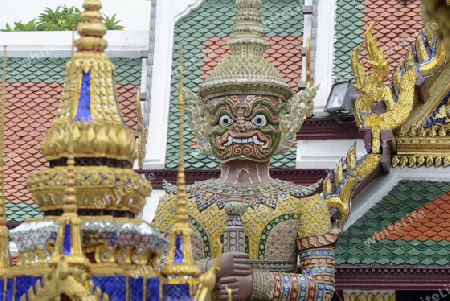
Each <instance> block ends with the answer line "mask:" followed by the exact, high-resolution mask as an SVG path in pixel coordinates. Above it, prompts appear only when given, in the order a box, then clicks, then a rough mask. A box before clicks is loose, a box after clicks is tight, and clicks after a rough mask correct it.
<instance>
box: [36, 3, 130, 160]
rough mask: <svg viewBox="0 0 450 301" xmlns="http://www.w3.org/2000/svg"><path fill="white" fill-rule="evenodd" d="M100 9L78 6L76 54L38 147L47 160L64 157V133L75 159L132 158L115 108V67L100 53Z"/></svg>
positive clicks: (98, 5) (127, 136) (102, 45)
mask: <svg viewBox="0 0 450 301" xmlns="http://www.w3.org/2000/svg"><path fill="white" fill-rule="evenodd" d="M101 7H102V5H101V3H100V2H99V1H98V0H85V2H84V4H83V8H84V9H85V11H84V12H82V13H81V16H80V23H79V24H78V33H79V34H80V36H81V37H80V38H79V39H78V40H76V41H74V45H75V46H76V47H77V49H78V52H77V53H76V54H74V55H73V57H72V58H71V59H70V61H69V62H68V63H67V65H66V77H65V83H66V85H65V87H64V92H63V95H62V99H61V105H60V107H59V109H58V112H57V114H56V118H55V119H54V121H53V124H52V127H51V129H50V130H49V131H47V133H46V135H45V139H44V143H43V144H42V148H41V150H42V153H43V154H44V156H45V157H46V159H47V160H57V159H61V158H67V156H68V144H69V141H68V136H69V135H68V132H70V131H73V135H74V141H75V143H74V156H75V158H77V157H90V158H92V157H95V158H98V157H103V158H107V159H116V160H126V161H129V162H134V160H135V159H136V149H135V135H134V132H133V131H131V130H130V129H128V128H127V127H126V125H125V123H124V121H123V118H122V114H121V111H120V108H119V106H118V101H117V90H116V84H115V80H114V76H115V68H114V65H113V64H112V63H111V61H110V60H109V58H108V57H107V56H106V55H105V54H104V53H103V50H104V49H105V48H106V46H107V43H106V41H105V40H104V39H103V36H104V35H105V33H106V27H105V24H104V23H103V21H102V14H101V12H100V8H101ZM71 108H72V109H71ZM73 121H75V122H73Z"/></svg>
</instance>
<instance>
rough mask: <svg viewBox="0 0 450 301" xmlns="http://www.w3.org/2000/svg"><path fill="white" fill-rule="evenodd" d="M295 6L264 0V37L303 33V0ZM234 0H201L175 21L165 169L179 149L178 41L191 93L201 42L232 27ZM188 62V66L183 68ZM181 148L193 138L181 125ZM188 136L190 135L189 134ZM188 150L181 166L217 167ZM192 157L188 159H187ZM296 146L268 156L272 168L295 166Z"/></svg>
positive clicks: (196, 84) (281, 0) (293, 1)
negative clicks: (286, 151) (196, 5)
mask: <svg viewBox="0 0 450 301" xmlns="http://www.w3.org/2000/svg"><path fill="white" fill-rule="evenodd" d="M300 2H301V3H302V4H301V5H299V1H298V0H267V1H263V4H262V8H261V10H260V13H261V16H262V17H263V19H264V21H263V22H264V23H263V24H264V27H265V29H266V36H268V37H274V36H277V35H278V36H282V37H286V36H293V37H299V36H301V35H302V34H303V1H300ZM235 3H236V1H235V0H205V1H204V2H203V3H202V4H201V5H200V6H199V7H198V8H197V9H195V10H194V11H192V12H191V13H190V14H189V15H188V16H186V17H185V18H183V19H181V20H179V21H178V22H177V23H176V25H175V36H174V47H173V54H172V88H171V105H170V113H169V123H168V126H169V128H168V130H169V132H170V133H172V134H170V135H168V139H167V153H166V168H169V169H174V168H176V167H177V166H178V149H179V140H180V139H179V130H178V128H179V123H178V118H179V117H178V90H177V85H178V68H179V55H178V44H179V43H180V42H182V43H183V47H184V51H183V60H184V73H183V74H184V86H185V87H186V88H188V89H190V90H192V91H193V92H197V91H198V89H199V84H200V83H201V82H203V79H201V78H200V77H199V76H200V75H201V74H203V73H204V71H203V70H201V69H200V68H201V67H203V66H204V62H203V61H202V60H201V58H202V57H203V55H204V53H203V52H202V50H203V49H205V46H204V45H203V42H205V41H206V40H207V39H209V38H211V37H213V36H218V37H227V36H229V35H230V30H231V27H232V26H233V21H232V19H233V17H234V16H235V14H236V9H235ZM187 64H189V67H187ZM185 129H187V130H185V139H184V141H185V149H186V150H189V149H190V147H191V146H192V145H193V143H194V142H193V141H192V140H191V139H190V138H188V137H189V136H188V135H190V134H191V133H190V132H189V128H188V127H187V125H186V124H185ZM191 138H192V137H191ZM191 156H192V155H191V152H189V151H185V167H186V168H187V169H189V168H190V169H192V168H205V169H206V168H211V169H217V168H219V163H217V162H216V161H215V159H213V158H208V157H205V156H203V155H201V154H198V152H196V157H195V158H192V157H191ZM191 158H192V160H191ZM295 160H296V148H295V147H293V148H292V149H291V150H290V151H289V152H288V153H287V154H285V155H277V156H275V157H274V158H273V159H272V165H271V166H272V167H273V168H295Z"/></svg>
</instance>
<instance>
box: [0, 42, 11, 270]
mask: <svg viewBox="0 0 450 301" xmlns="http://www.w3.org/2000/svg"><path fill="white" fill-rule="evenodd" d="M6 58H7V52H6V45H5V46H4V48H3V77H2V99H1V105H0V118H1V120H0V143H1V145H0V251H1V253H2V254H1V258H0V278H2V277H4V275H5V272H6V271H7V269H8V268H10V267H11V265H10V260H9V251H8V250H9V242H8V241H9V239H8V228H7V227H6V218H5V194H4V190H5V188H4V183H3V182H4V177H5V176H4V169H5V162H4V148H3V145H4V141H5V102H6Z"/></svg>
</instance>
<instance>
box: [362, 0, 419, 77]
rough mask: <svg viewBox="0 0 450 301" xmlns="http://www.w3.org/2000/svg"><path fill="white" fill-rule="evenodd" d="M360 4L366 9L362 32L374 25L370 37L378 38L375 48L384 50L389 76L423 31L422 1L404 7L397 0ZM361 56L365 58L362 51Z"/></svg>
mask: <svg viewBox="0 0 450 301" xmlns="http://www.w3.org/2000/svg"><path fill="white" fill-rule="evenodd" d="M363 4H364V5H365V6H366V7H365V8H364V9H363V10H362V11H363V12H364V13H366V16H365V17H363V18H362V20H363V21H364V22H366V24H365V25H364V26H363V29H364V30H365V29H366V28H367V26H368V25H369V24H371V23H373V22H376V24H375V26H374V29H373V35H374V36H375V37H376V38H377V45H378V47H380V48H382V49H384V54H385V57H386V58H387V59H388V62H389V68H390V73H391V74H392V72H393V71H394V69H395V67H397V64H398V63H399V62H400V61H401V60H402V59H403V57H404V56H405V54H406V52H407V50H408V49H409V48H410V47H411V45H412V44H413V43H414V41H415V40H416V37H417V35H418V34H419V31H420V30H421V29H422V28H423V21H422V10H421V1H420V0H413V1H407V2H406V4H404V1H398V0H363ZM386 29H388V30H386ZM362 54H363V55H364V56H366V55H367V53H366V52H365V51H363V52H362ZM390 77H391V76H389V78H390ZM388 81H389V80H388Z"/></svg>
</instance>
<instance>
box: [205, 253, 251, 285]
mask: <svg viewBox="0 0 450 301" xmlns="http://www.w3.org/2000/svg"><path fill="white" fill-rule="evenodd" d="M214 263H215V259H211V260H210V261H209V262H208V265H207V270H209V269H210V268H211V267H212V266H213V265H214ZM251 274H252V267H251V265H250V257H249V255H248V254H247V253H243V252H225V253H223V254H222V260H221V264H220V270H219V271H217V274H216V277H217V280H220V278H221V277H225V276H248V275H251Z"/></svg>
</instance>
